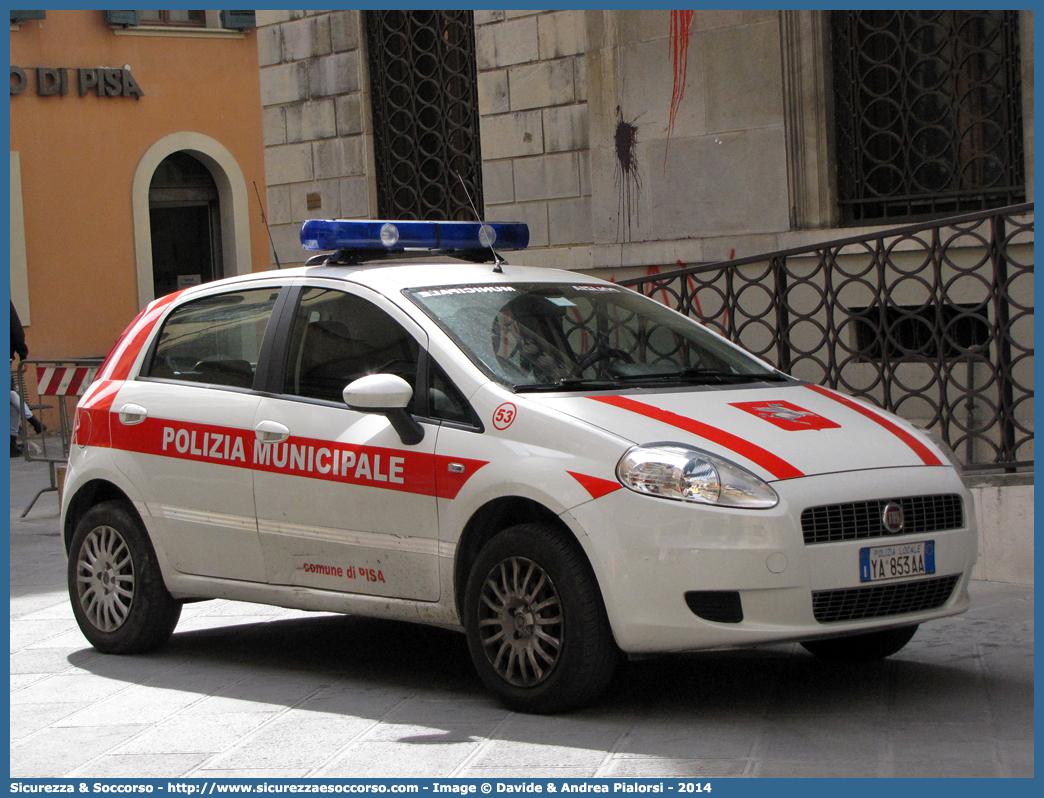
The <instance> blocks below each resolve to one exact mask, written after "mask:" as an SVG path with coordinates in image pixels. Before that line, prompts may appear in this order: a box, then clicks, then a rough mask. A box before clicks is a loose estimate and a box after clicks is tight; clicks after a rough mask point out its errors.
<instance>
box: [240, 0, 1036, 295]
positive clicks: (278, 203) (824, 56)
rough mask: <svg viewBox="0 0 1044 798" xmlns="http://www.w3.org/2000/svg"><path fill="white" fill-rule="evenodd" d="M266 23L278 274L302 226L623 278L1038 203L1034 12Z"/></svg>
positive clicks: (284, 14) (264, 75)
mask: <svg viewBox="0 0 1044 798" xmlns="http://www.w3.org/2000/svg"><path fill="white" fill-rule="evenodd" d="M257 14H258V23H259V29H258V37H259V41H258V46H259V56H260V63H261V95H262V103H263V105H264V111H263V114H264V142H265V162H266V170H267V175H268V182H269V191H270V202H271V208H270V213H271V221H272V223H273V225H274V233H275V236H276V249H277V251H278V253H279V257H280V259H281V260H282V262H284V263H287V262H300V261H301V260H302V257H303V254H302V253H301V251H300V246H299V242H298V241H297V232H296V231H297V226H298V225H299V224H300V222H301V221H303V220H304V219H306V218H321V217H345V218H355V217H370V218H382V217H383V218H392V217H400V216H406V217H407V218H454V219H466V218H474V214H475V213H478V214H480V215H484V216H485V218H487V219H490V220H509V219H510V220H519V221H525V222H527V223H528V224H529V226H530V231H531V236H532V240H531V245H530V246H531V248H530V250H529V251H527V253H525V254H524V255H522V256H520V257H517V258H515V260H516V261H523V262H525V263H526V264H537V265H552V266H558V267H563V268H570V269H581V270H587V269H596V270H599V271H602V270H608V271H609V272H611V273H612V274H616V275H627V274H634V273H638V272H641V271H644V270H646V269H648V268H650V267H658V268H659V267H663V268H670V267H674V266H676V265H677V264H679V263H681V264H693V263H702V262H712V261H717V260H724V259H727V258H729V257H742V256H744V255H751V254H755V253H759V252H768V251H773V250H778V249H784V248H789V247H795V246H801V245H803V244H807V243H812V242H816V241H826V240H830V239H832V238H838V237H841V236H844V235H850V234H854V233H857V232H862V231H866V230H868V229H873V228H874V227H875V226H896V225H898V224H902V223H904V222H906V221H910V220H918V219H923V218H928V217H932V216H940V215H947V214H950V215H955V214H958V213H962V212H968V211H972V210H981V209H985V208H989V207H998V206H1003V205H1011V204H1015V203H1018V202H1025V201H1032V192H1033V12H1031V11H1026V12H959V11H954V12H925V13H919V12H897V11H896V12H825V11H773V10H747V11H667V10H654V11H615V10H614V11H590V10H570V11H475V12H431V11H415V12H403V11H382V12H363V11H334V12H304V11H258V12H257ZM472 205H474V210H472V207H471V206H472Z"/></svg>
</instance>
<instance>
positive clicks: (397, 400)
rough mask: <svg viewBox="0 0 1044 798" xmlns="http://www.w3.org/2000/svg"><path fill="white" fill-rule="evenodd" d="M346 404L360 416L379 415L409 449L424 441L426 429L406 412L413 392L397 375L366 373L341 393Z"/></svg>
mask: <svg viewBox="0 0 1044 798" xmlns="http://www.w3.org/2000/svg"><path fill="white" fill-rule="evenodd" d="M341 396H342V397H344V403H345V404H346V405H348V408H349V409H351V410H356V411H358V412H360V413H378V414H380V415H382V416H385V417H386V418H387V419H388V421H390V422H391V425H392V427H393V428H394V429H395V431H396V432H397V433H398V434H399V440H401V441H402V442H403V443H404V444H405V445H407V446H413V445H415V444H418V443H420V442H421V441H422V440H424V427H422V426H421V425H420V424H418V423H417V419H415V418H414V417H413V416H412V415H411V414H410V413H409V412H408V411H407V410H406V407H407V406H408V405H409V403H410V400H411V399H412V398H413V389H412V388H411V387H410V384H409V383H408V382H406V380H404V379H403V378H402V377H398V376H396V375H395V374H367V375H366V376H365V377H360V378H359V379H357V380H355V381H353V382H351V383H349V384H348V385H346V386H345V388H344V391H342V392H341Z"/></svg>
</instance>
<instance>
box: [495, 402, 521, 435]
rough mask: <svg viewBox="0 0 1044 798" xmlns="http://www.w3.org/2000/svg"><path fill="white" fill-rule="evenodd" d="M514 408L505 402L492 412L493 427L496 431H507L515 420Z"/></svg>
mask: <svg viewBox="0 0 1044 798" xmlns="http://www.w3.org/2000/svg"><path fill="white" fill-rule="evenodd" d="M516 412H517V411H516V409H515V406H514V405H513V404H511V402H505V403H504V404H502V405H501V406H500V407H498V408H497V409H496V410H494V411H493V426H494V427H496V428H497V429H501V430H503V429H507V428H508V427H510V426H511V422H512V421H514V420H515V413H516Z"/></svg>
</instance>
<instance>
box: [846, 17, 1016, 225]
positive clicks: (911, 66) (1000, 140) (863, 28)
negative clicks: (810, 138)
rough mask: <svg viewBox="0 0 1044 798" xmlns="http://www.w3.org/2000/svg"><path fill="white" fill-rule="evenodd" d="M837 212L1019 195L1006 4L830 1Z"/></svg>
mask: <svg viewBox="0 0 1044 798" xmlns="http://www.w3.org/2000/svg"><path fill="white" fill-rule="evenodd" d="M831 20H832V28H833V48H834V50H833V61H834V92H835V120H836V152H837V167H838V173H837V180H838V202H839V206H840V211H841V219H842V223H843V224H848V225H852V224H865V223H867V222H885V221H889V220H896V219H903V220H914V219H918V218H930V217H932V216H936V215H940V214H952V213H968V212H971V211H976V210H985V209H988V208H995V207H1000V206H1004V205H1011V204H1015V203H1018V202H1022V201H1024V200H1025V174H1024V166H1023V138H1022V104H1021V94H1022V81H1021V74H1020V63H1019V33H1018V12H1016V11H834V12H831Z"/></svg>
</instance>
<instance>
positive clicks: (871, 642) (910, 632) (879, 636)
mask: <svg viewBox="0 0 1044 798" xmlns="http://www.w3.org/2000/svg"><path fill="white" fill-rule="evenodd" d="M916 631H917V624H913V625H912V626H896V627H893V628H891V629H882V630H881V631H879V632H867V633H865V634H861V635H851V636H849V637H831V638H827V639H825V640H807V641H805V642H804V643H802V644H801V645H802V646H804V647H805V650H806V651H808V652H809V653H810V654H814V655H815V656H816V657H818V658H819V659H822V660H826V661H827V662H873V661H874V660H878V659H884V658H885V657H890V656H892V654H895V653H896V652H897V651H899V649H901V648H902V647H903V646H905V645H906V644H907V643H909V642H910V639H911V638H912V637H913V636H914V633H915V632H916Z"/></svg>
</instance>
